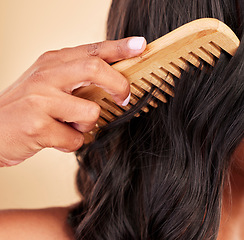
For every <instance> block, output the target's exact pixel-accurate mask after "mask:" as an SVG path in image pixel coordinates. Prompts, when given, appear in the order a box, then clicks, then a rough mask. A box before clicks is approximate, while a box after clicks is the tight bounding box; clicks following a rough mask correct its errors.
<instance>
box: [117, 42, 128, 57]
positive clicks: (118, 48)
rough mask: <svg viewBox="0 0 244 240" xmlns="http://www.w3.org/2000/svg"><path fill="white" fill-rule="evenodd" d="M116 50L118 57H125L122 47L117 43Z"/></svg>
mask: <svg viewBox="0 0 244 240" xmlns="http://www.w3.org/2000/svg"><path fill="white" fill-rule="evenodd" d="M116 52H117V55H118V58H119V59H122V58H125V57H126V54H125V52H124V51H123V48H122V46H121V45H120V44H119V43H118V44H117V46H116Z"/></svg>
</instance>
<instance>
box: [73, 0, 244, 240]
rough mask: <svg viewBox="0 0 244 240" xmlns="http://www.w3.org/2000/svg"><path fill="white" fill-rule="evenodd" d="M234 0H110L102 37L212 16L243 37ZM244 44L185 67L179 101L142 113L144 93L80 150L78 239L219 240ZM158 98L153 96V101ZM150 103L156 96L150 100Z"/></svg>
mask: <svg viewBox="0 0 244 240" xmlns="http://www.w3.org/2000/svg"><path fill="white" fill-rule="evenodd" d="M238 5H239V3H238V1H237V2H235V1H233V0H114V1H113V2H112V6H111V9H110V13H109V18H108V32H107V37H108V39H119V38H123V37H127V36H132V35H143V36H144V37H146V39H147V41H148V42H150V41H153V40H154V39H156V38H158V37H160V36H162V35H164V34H166V33H168V32H169V31H172V30H173V29H175V28H177V27H179V26H181V25H183V24H185V23H187V22H190V21H192V20H194V19H197V18H202V17H214V18H217V19H219V20H221V21H223V22H225V23H226V24H227V25H228V26H230V27H231V28H232V30H233V31H234V32H235V33H236V34H237V35H238V36H239V38H241V34H242V30H243V25H242V24H241V20H243V16H242V15H241V14H240V13H241V11H240V8H239V7H238ZM243 58H244V43H243V40H242V41H241V44H240V47H239V49H238V51H237V53H236V54H235V56H234V57H231V56H229V55H228V54H227V53H225V52H223V53H222V54H221V57H220V59H219V60H218V61H217V63H216V65H215V67H212V66H210V65H208V64H206V63H205V62H203V61H202V63H201V64H202V65H201V70H199V69H200V68H199V69H197V68H196V67H194V66H192V65H190V64H189V69H188V70H187V71H185V72H182V76H181V78H180V79H179V80H177V79H175V87H174V92H175V97H174V98H172V97H170V96H167V94H165V93H164V94H165V96H166V98H167V99H168V103H167V104H165V103H161V102H160V101H158V107H157V108H152V107H150V106H149V112H148V113H143V112H140V117H134V115H135V113H137V112H139V111H140V109H141V107H142V106H144V105H145V104H146V102H147V101H148V100H149V98H154V97H153V96H151V94H150V93H147V94H145V96H144V97H143V98H142V99H140V101H139V102H138V104H137V105H135V106H134V107H132V109H131V110H130V111H127V112H125V113H124V114H123V116H121V117H120V118H118V119H116V120H115V121H114V122H112V123H110V124H108V125H107V126H106V127H105V128H104V129H102V130H101V131H100V132H99V134H98V135H97V137H96V141H95V142H94V143H92V144H90V145H89V146H87V147H83V148H82V149H81V150H80V151H78V152H77V158H78V160H79V162H80V170H79V172H78V175H77V181H78V187H79V190H80V192H81V193H82V195H83V197H84V200H83V201H82V203H81V204H80V205H79V206H78V207H77V208H75V209H74V210H73V211H72V212H71V215H70V222H71V225H72V226H73V228H74V230H75V234H76V238H77V239H89V240H90V239H91V240H93V239H111V240H112V239H124V240H125V239H126V240H127V239H145V240H146V239H148V240H149V239H150V240H153V239H155V240H156V239H167V240H171V239H172V240H175V239H216V237H217V232H218V227H219V219H220V208H221V199H222V190H223V183H224V181H225V179H226V176H227V173H228V169H229V167H230V164H231V155H232V154H233V152H234V150H235V149H236V147H237V146H238V144H239V143H240V142H241V140H242V139H243V132H244V131H243V130H244V66H243V62H244V61H243ZM154 100H155V99H154ZM155 101H156V100H155Z"/></svg>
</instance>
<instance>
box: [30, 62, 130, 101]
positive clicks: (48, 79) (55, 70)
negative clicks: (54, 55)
mask: <svg viewBox="0 0 244 240" xmlns="http://www.w3.org/2000/svg"><path fill="white" fill-rule="evenodd" d="M32 78H34V79H33V82H34V83H44V84H45V86H47V85H51V86H54V87H55V88H58V89H61V90H62V91H64V92H67V93H71V92H72V91H73V90H74V89H75V88H78V87H81V86H88V85H90V84H95V85H97V86H99V87H101V88H103V89H104V90H105V91H106V92H107V93H109V94H111V95H112V97H113V98H114V100H115V101H116V102H117V103H118V104H120V105H122V104H123V102H124V101H125V99H126V98H127V97H128V95H129V93H130V86H129V83H128V81H127V79H126V78H125V77H124V76H123V75H122V74H120V73H119V72H117V71H116V70H115V69H113V68H112V67H111V66H110V65H109V64H108V63H106V62H105V61H103V60H102V59H101V58H99V57H89V58H83V59H76V60H73V61H70V62H67V63H62V64H59V65H57V66H55V67H52V68H39V69H38V70H37V71H36V72H35V73H33V74H32ZM38 79H39V80H38ZM32 87H33V86H32ZM37 87H38V89H40V86H39V85H38V86H37Z"/></svg>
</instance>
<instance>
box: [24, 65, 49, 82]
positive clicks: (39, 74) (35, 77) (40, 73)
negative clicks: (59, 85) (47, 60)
mask: <svg viewBox="0 0 244 240" xmlns="http://www.w3.org/2000/svg"><path fill="white" fill-rule="evenodd" d="M47 75H48V71H47V70H46V69H45V68H44V67H39V68H37V69H35V71H33V72H32V73H31V75H30V78H29V79H30V81H31V82H33V83H40V82H43V81H44V80H45V79H46V78H47Z"/></svg>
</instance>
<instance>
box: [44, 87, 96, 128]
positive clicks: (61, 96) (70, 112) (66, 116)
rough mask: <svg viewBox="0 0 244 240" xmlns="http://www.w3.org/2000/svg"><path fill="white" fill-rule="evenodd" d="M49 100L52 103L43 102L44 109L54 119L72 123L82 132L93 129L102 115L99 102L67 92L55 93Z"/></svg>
mask: <svg viewBox="0 0 244 240" xmlns="http://www.w3.org/2000/svg"><path fill="white" fill-rule="evenodd" d="M48 101H49V102H50V103H48V102H47V104H43V108H45V109H43V111H45V112H46V113H47V114H48V115H49V116H50V117H52V118H53V119H56V120H58V121H60V122H67V123H70V125H71V126H72V127H74V128H76V129H77V130H79V131H80V132H89V131H91V130H92V129H93V128H94V126H95V124H96V122H97V120H98V118H99V115H100V106H99V105H98V104H97V103H95V102H92V101H88V100H86V99H82V98H77V97H75V96H72V95H69V94H67V93H59V92H58V93H56V94H55V95H54V94H53V96H52V98H50V99H49V100H48ZM60 102H62V104H60ZM44 106H46V107H44Z"/></svg>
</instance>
